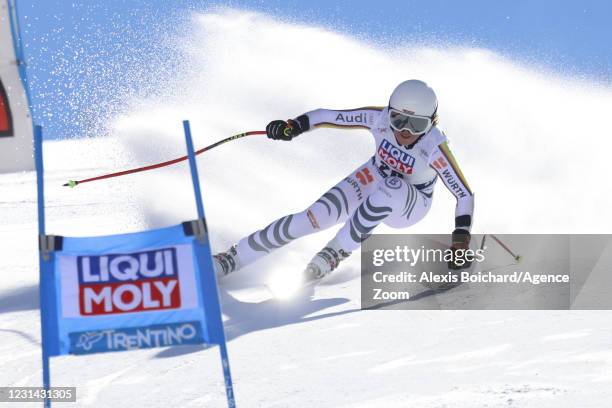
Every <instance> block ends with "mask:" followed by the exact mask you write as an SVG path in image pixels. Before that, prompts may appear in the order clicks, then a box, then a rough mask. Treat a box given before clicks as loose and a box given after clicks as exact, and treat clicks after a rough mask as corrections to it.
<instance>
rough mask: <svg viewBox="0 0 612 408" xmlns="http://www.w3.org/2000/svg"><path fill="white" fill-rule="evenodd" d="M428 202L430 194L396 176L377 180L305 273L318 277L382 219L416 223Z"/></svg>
mask: <svg viewBox="0 0 612 408" xmlns="http://www.w3.org/2000/svg"><path fill="white" fill-rule="evenodd" d="M430 204H431V199H430V198H428V197H427V196H426V195H424V194H423V193H421V192H419V191H418V190H417V189H416V188H415V187H414V186H412V185H410V184H408V183H406V182H405V181H404V180H402V179H400V178H398V177H388V178H386V179H385V180H384V181H381V182H379V183H378V186H377V188H376V189H375V190H374V191H373V192H372V193H371V194H370V195H368V196H367V198H366V199H365V200H364V201H363V202H362V203H361V204H360V205H359V207H358V208H357V209H356V210H355V211H354V212H353V213H352V215H351V217H350V218H349V219H348V220H347V221H346V223H345V224H344V225H343V226H342V228H340V230H339V231H338V233H337V234H336V236H335V237H334V238H333V239H332V240H331V241H330V242H329V243H328V244H327V245H326V246H325V248H323V249H322V250H321V251H320V252H319V253H317V254H316V255H315V256H314V258H313V259H312V260H311V261H310V263H309V264H308V267H307V269H306V273H307V275H309V277H310V278H320V277H322V276H324V275H326V274H327V273H329V272H331V271H332V270H334V269H335V268H336V267H337V266H338V263H339V262H340V261H342V260H343V259H345V258H347V257H348V256H349V255H350V253H351V252H352V251H354V250H356V249H357V248H359V246H360V245H361V242H363V241H364V240H365V239H366V238H367V237H368V236H369V234H370V232H371V231H372V230H373V229H374V228H376V226H378V225H379V224H380V223H381V222H384V223H385V224H387V225H389V226H391V227H394V228H405V227H408V226H410V225H413V224H416V223H417V222H419V221H420V220H422V219H423V217H425V215H426V214H427V212H428V211H429V208H430Z"/></svg>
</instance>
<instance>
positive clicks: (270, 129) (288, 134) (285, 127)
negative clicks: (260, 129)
mask: <svg viewBox="0 0 612 408" xmlns="http://www.w3.org/2000/svg"><path fill="white" fill-rule="evenodd" d="M309 129H310V121H309V119H308V116H306V115H300V116H298V117H297V118H295V119H289V120H286V121H285V120H273V121H272V122H270V123H268V126H266V134H267V135H268V138H270V139H273V140H284V141H287V142H288V141H290V140H291V139H293V138H294V137H296V136H298V135H300V134H302V133H304V132H306V131H308V130H309Z"/></svg>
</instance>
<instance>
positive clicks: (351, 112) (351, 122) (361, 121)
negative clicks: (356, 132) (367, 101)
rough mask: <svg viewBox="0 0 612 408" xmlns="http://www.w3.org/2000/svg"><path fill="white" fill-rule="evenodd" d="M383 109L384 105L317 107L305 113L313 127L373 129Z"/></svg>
mask: <svg viewBox="0 0 612 408" xmlns="http://www.w3.org/2000/svg"><path fill="white" fill-rule="evenodd" d="M383 109H384V107H382V106H365V107H363V108H356V109H345V110H331V109H316V110H313V111H310V112H306V113H305V115H306V116H308V120H309V122H310V128H311V129H312V128H320V127H333V128H340V129H371V128H372V126H374V122H375V121H376V119H378V116H379V115H380V112H382V110H383Z"/></svg>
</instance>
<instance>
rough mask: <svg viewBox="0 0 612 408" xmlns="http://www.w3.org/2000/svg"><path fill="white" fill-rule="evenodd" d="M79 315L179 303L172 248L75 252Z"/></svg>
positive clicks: (174, 252) (150, 308)
mask: <svg viewBox="0 0 612 408" xmlns="http://www.w3.org/2000/svg"><path fill="white" fill-rule="evenodd" d="M77 268H78V277H79V310H80V314H81V315H85V316H88V315H105V314H114V313H129V312H141V311H147V310H163V309H176V308H180V307H181V295H180V288H179V277H178V271H177V261H176V250H175V249H174V248H167V249H159V250H155V251H147V252H137V253H132V254H120V255H104V256H79V257H78V258H77Z"/></svg>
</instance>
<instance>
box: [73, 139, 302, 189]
mask: <svg viewBox="0 0 612 408" xmlns="http://www.w3.org/2000/svg"><path fill="white" fill-rule="evenodd" d="M265 134H266V132H265V131H263V130H255V131H251V132H244V133H239V134H237V135H234V136H230V137H227V138H225V139H223V140H219V141H218V142H216V143H213V144H211V145H209V146H206V147H203V148H201V149H200V150H197V151H196V152H195V154H196V155H198V154H200V153H204V152H206V151H208V150H211V149H214V148H215V147H217V146H220V145H222V144H224V143H227V142H230V141H232V140H236V139H241V138H243V137H246V136H253V135H265ZM296 136H297V135H296ZM268 137H269V136H268ZM184 160H187V156H183V157H178V158H176V159H172V160H168V161H165V162H161V163H157V164H151V165H149V166H144V167H138V168H135V169H130V170H123V171H118V172H116V173H110V174H104V175H102V176H97V177H91V178H88V179H83V180H70V181H68V182H67V183H66V184H64V186H65V187H76V186H77V185H79V184H83V183H89V182H91V181H96V180H103V179H108V178H112V177H120V176H126V175H128V174H133V173H140V172H142V171H147V170H153V169H158V168H160V167H165V166H170V165H172V164H175V163H179V162H182V161H184Z"/></svg>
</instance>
